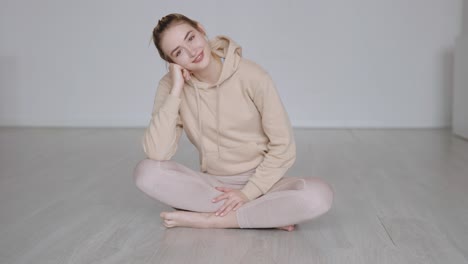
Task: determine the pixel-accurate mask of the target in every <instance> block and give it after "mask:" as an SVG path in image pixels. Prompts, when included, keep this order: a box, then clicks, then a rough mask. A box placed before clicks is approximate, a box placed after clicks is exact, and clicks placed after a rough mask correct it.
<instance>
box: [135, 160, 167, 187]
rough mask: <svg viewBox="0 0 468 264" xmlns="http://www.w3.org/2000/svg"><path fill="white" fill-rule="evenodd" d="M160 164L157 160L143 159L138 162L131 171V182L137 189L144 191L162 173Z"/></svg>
mask: <svg viewBox="0 0 468 264" xmlns="http://www.w3.org/2000/svg"><path fill="white" fill-rule="evenodd" d="M162 162H165V161H159V160H152V159H144V160H142V161H140V162H139V163H138V164H137V165H136V166H135V169H134V171H133V180H134V182H135V184H136V186H137V187H138V188H139V189H144V188H145V187H147V186H148V185H150V184H151V183H152V182H154V180H155V177H157V176H158V175H159V174H161V172H162Z"/></svg>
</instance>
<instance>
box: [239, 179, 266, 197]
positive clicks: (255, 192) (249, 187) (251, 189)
mask: <svg viewBox="0 0 468 264" xmlns="http://www.w3.org/2000/svg"><path fill="white" fill-rule="evenodd" d="M240 191H241V192H242V193H243V194H245V196H247V198H249V200H250V201H252V200H255V199H256V198H257V197H259V196H261V195H262V194H263V192H262V191H261V190H260V189H259V188H258V187H257V185H255V184H254V183H253V182H251V181H248V182H247V184H246V185H245V186H244V188H242V189H241V190H240Z"/></svg>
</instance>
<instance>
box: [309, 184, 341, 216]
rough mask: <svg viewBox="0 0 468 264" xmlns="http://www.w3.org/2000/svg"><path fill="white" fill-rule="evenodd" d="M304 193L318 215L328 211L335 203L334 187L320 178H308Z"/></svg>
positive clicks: (311, 207)
mask: <svg viewBox="0 0 468 264" xmlns="http://www.w3.org/2000/svg"><path fill="white" fill-rule="evenodd" d="M304 180H305V188H304V190H305V191H306V192H305V193H304V195H305V196H306V199H307V201H308V202H307V204H308V205H309V206H310V209H311V210H312V211H313V212H314V213H316V214H317V216H318V215H322V214H324V213H326V212H328V211H329V210H330V209H331V207H332V204H333V197H334V192H333V189H332V187H331V186H330V185H329V184H328V183H326V182H325V181H323V180H321V179H319V178H306V179H304Z"/></svg>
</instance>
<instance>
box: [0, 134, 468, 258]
mask: <svg viewBox="0 0 468 264" xmlns="http://www.w3.org/2000/svg"><path fill="white" fill-rule="evenodd" d="M142 133H143V129H59V128H52V129H51V128H33V129H32V128H0V263H2V264H3V263H5V264H7V263H34V264H39V263H86V264H89V263H126V264H129V263H176V264H177V263H184V264H186V263H203V264H207V263H216V264H220V263H222V264H225V263H254V264H261V263H347V264H350V263H373V264H374V263H411V264H415V263H444V264H446V263H457V264H458V263H468V261H467V260H468V190H467V189H468V142H467V141H465V140H463V139H461V138H458V137H454V136H452V135H451V134H450V131H449V130H446V129H429V130H427V129H426V130H423V129H421V130H404V129H401V130H377V129H372V130H350V129H348V130H325V129H321V130H318V129H316V130H306V129H296V130H295V135H296V141H297V146H298V158H297V161H296V164H295V166H294V167H293V168H291V170H290V171H289V173H288V174H289V175H294V176H302V177H308V176H319V177H323V178H324V179H326V180H327V181H328V182H329V183H330V184H331V185H332V186H333V188H334V190H335V192H336V197H335V203H334V206H333V208H332V210H331V211H330V212H329V213H327V214H326V215H324V216H322V217H320V218H318V219H316V220H315V221H311V222H308V223H305V224H301V225H299V226H298V228H297V230H296V231H294V232H285V231H280V230H238V229H229V230H202V229H188V228H175V229H165V228H164V226H163V225H162V224H161V221H160V218H159V213H160V212H161V211H162V210H168V209H170V207H167V206H165V205H162V204H160V203H159V202H156V201H153V200H151V199H150V198H149V197H147V196H145V195H144V194H143V193H141V192H140V191H138V190H137V189H136V187H135V186H134V184H133V181H132V177H131V174H132V171H133V168H134V166H135V164H136V163H137V162H138V161H139V160H141V159H143V158H144V154H143V152H142V150H141V147H140V138H141V135H142ZM175 159H176V160H178V161H179V162H182V163H184V164H186V165H187V166H189V167H191V168H194V169H198V168H197V163H198V157H197V156H196V152H195V149H194V148H193V147H192V146H191V145H190V144H189V143H188V141H187V140H186V139H185V138H184V139H183V141H182V144H181V146H180V148H179V151H178V153H177V156H176V158H175Z"/></svg>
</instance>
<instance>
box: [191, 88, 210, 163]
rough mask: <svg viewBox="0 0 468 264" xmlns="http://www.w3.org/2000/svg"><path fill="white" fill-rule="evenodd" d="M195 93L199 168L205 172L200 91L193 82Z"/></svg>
mask: <svg viewBox="0 0 468 264" xmlns="http://www.w3.org/2000/svg"><path fill="white" fill-rule="evenodd" d="M194 88H195V93H196V94H197V117H198V129H199V130H200V134H199V140H198V141H199V142H200V151H201V157H200V158H201V160H200V163H201V170H202V171H203V172H206V171H207V169H206V162H205V147H204V144H203V126H202V119H201V111H200V91H198V87H197V85H196V84H194Z"/></svg>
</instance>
